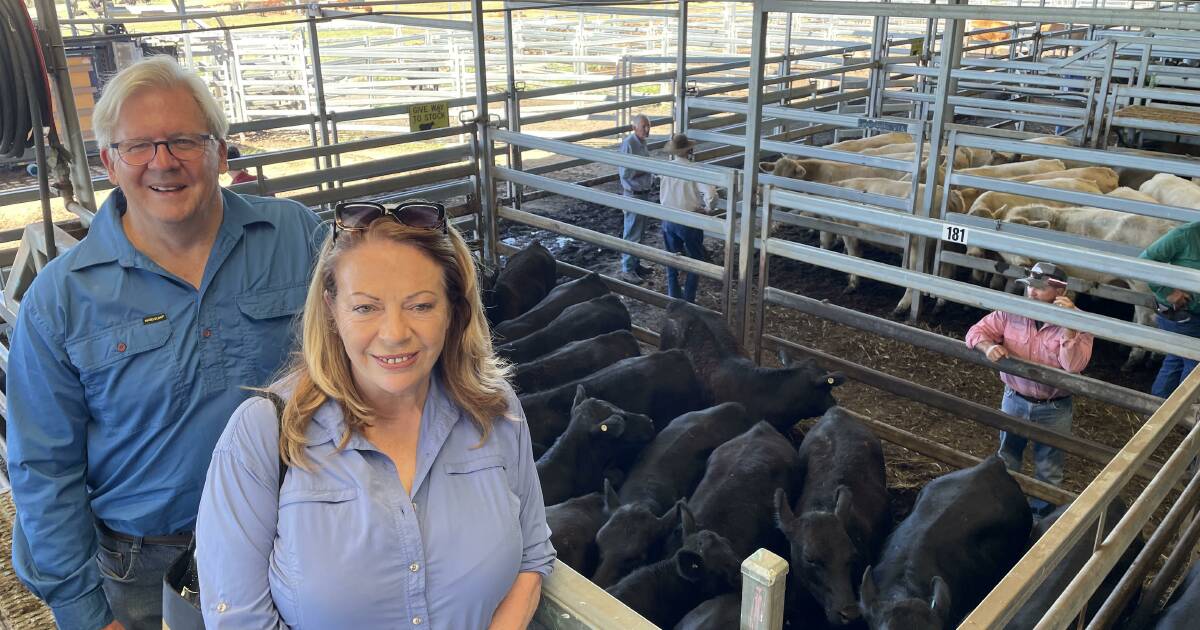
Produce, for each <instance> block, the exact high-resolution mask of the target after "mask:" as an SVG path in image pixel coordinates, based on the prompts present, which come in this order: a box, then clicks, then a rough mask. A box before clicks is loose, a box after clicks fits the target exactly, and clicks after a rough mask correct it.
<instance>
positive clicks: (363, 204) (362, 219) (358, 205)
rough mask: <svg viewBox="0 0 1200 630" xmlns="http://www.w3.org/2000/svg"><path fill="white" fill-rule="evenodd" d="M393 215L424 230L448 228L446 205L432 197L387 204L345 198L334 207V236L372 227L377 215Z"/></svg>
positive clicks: (395, 219)
mask: <svg viewBox="0 0 1200 630" xmlns="http://www.w3.org/2000/svg"><path fill="white" fill-rule="evenodd" d="M385 216H386V217H391V218H392V220H393V221H395V222H396V223H399V224H400V225H407V226H408V227H411V228H419V229H424V230H439V229H440V230H441V231H442V234H445V233H446V232H447V229H446V206H443V205H442V204H440V203H433V202H430V201H402V202H400V203H399V204H397V205H395V206H393V207H391V208H388V207H385V206H384V205H383V204H380V203H375V202H373V201H343V202H341V203H339V204H337V205H336V206H334V209H333V224H334V230H333V237H334V239H335V240H336V239H337V234H338V232H340V231H343V230H344V231H347V232H359V231H362V230H365V229H367V228H369V227H371V224H372V223H374V222H375V221H376V220H377V219H381V218H383V217H385Z"/></svg>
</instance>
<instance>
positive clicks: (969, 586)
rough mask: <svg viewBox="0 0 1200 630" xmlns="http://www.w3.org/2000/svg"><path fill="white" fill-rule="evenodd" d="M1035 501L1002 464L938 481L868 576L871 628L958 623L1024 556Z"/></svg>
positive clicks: (865, 603)
mask: <svg viewBox="0 0 1200 630" xmlns="http://www.w3.org/2000/svg"><path fill="white" fill-rule="evenodd" d="M1032 526H1033V522H1032V515H1031V513H1030V510H1029V503H1027V502H1026V499H1025V495H1023V494H1022V493H1021V488H1020V486H1018V485H1017V482H1016V480H1014V479H1013V478H1012V476H1011V475H1009V474H1008V470H1007V469H1006V468H1005V467H1004V461H1003V460H1002V459H1000V456H999V455H993V456H991V457H989V458H987V459H986V460H984V461H982V462H980V463H979V464H977V465H975V466H973V467H971V468H967V469H964V470H958V471H955V472H952V473H950V474H947V475H943V476H941V477H938V478H937V479H934V480H933V481H931V482H929V483H928V484H926V485H925V487H924V488H922V489H921V492H920V494H918V495H917V502H916V504H915V505H914V506H913V510H912V513H911V514H909V516H908V518H906V519H904V521H903V522H902V523H900V525H899V526H898V527H896V530H895V531H893V532H892V534H891V535H890V536H888V538H887V541H886V542H885V543H884V545H883V552H882V553H881V554H880V557H879V561H878V564H876V565H875V566H874V567H872V568H868V569H867V570H866V571H865V572H864V573H863V578H862V588H861V602H860V603H861V605H862V611H863V616H864V617H866V619H867V623H868V625H869V626H870V627H871V628H872V629H873V630H883V629H886V630H939V629H940V628H953V627H955V626H957V625H958V622H959V621H960V620H961V619H962V618H963V617H964V616H965V615H966V614H967V613H968V612H970V611H971V610H972V609H973V608H974V607H975V605H976V604H978V603H979V602H980V600H982V599H983V597H984V595H986V594H987V593H988V591H989V590H990V589H991V588H992V587H993V586H995V585H996V582H997V581H999V580H1000V578H1001V577H1003V576H1004V574H1005V572H1007V571H1008V570H1009V569H1010V568H1011V567H1012V565H1013V564H1014V563H1016V561H1017V560H1018V559H1019V558H1020V557H1021V554H1022V553H1023V552H1024V551H1025V548H1026V545H1027V544H1028V542H1029V532H1030V529H1031V528H1032Z"/></svg>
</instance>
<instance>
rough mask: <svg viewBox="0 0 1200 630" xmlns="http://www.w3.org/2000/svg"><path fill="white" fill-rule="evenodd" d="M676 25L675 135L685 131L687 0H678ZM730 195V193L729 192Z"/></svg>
mask: <svg viewBox="0 0 1200 630" xmlns="http://www.w3.org/2000/svg"><path fill="white" fill-rule="evenodd" d="M678 20H679V22H678V24H676V27H677V30H678V31H679V35H678V36H677V41H676V42H675V124H674V129H675V133H683V132H684V131H685V130H686V129H687V121H686V120H684V117H685V116H687V108H685V107H684V101H686V100H687V41H688V39H687V22H688V0H679V17H678ZM730 192H731V193H732V191H730Z"/></svg>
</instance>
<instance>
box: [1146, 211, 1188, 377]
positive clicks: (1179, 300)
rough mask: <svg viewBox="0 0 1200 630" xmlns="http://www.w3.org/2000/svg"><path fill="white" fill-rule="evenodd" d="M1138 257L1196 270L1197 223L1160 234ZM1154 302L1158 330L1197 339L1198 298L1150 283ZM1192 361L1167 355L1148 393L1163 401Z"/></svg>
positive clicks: (1185, 374) (1178, 290)
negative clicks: (1157, 305)
mask: <svg viewBox="0 0 1200 630" xmlns="http://www.w3.org/2000/svg"><path fill="white" fill-rule="evenodd" d="M1142 258H1145V259H1147V260H1154V261H1157V262H1161V263H1168V264H1172V265H1179V266H1181V267H1190V268H1192V269H1200V222H1195V223H1187V224H1184V225H1181V226H1179V227H1177V228H1175V229H1173V230H1171V231H1170V232H1167V233H1166V234H1164V235H1162V237H1161V238H1159V239H1158V240H1157V241H1154V242H1153V243H1151V244H1150V246H1149V247H1147V248H1146V251H1144V252H1142ZM1150 289H1151V290H1152V291H1154V299H1155V300H1156V301H1157V302H1158V304H1159V307H1158V318H1157V321H1158V327H1159V328H1161V329H1163V330H1165V331H1168V332H1173V333H1179V334H1181V335H1187V336H1189V337H1200V297H1198V296H1197V295H1196V294H1195V293H1190V292H1187V291H1183V290H1180V289H1175V288H1171V287H1167V286H1161V285H1155V284H1151V285H1150ZM1195 367H1196V361H1195V360H1193V359H1188V358H1185V357H1181V356H1178V355H1174V354H1170V355H1167V357H1166V358H1165V359H1163V363H1162V368H1160V369H1159V371H1158V376H1157V377H1156V378H1155V379H1154V385H1152V386H1151V387H1150V393H1152V394H1154V395H1155V396H1161V397H1163V398H1166V397H1167V396H1170V395H1171V392H1173V391H1175V388H1176V387H1178V386H1179V383H1180V382H1182V381H1183V379H1185V378H1187V375H1188V374H1191V372H1192V369H1194V368H1195Z"/></svg>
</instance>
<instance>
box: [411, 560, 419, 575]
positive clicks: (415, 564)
mask: <svg viewBox="0 0 1200 630" xmlns="http://www.w3.org/2000/svg"><path fill="white" fill-rule="evenodd" d="M408 570H409V571H412V572H413V573H416V572H417V571H420V570H421V565H419V564H417V563H416V562H414V563H412V564H410V565H408Z"/></svg>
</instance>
